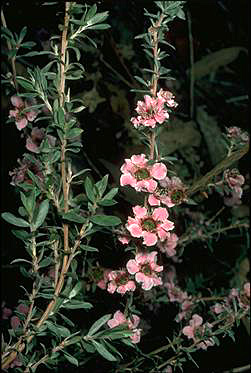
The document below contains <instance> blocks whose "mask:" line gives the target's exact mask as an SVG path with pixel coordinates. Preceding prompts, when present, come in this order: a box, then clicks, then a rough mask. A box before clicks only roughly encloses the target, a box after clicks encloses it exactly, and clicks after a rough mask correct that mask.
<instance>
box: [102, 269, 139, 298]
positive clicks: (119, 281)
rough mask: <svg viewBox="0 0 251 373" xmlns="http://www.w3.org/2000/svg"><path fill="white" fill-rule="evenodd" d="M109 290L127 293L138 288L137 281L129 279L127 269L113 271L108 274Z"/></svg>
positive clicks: (110, 291)
mask: <svg viewBox="0 0 251 373" xmlns="http://www.w3.org/2000/svg"><path fill="white" fill-rule="evenodd" d="M108 280H109V283H108V286H107V291H108V292H109V293H112V294H113V293H114V292H115V291H117V293H119V294H125V293H126V292H127V291H134V290H135V289H136V285H135V282H134V281H132V280H130V279H129V276H128V273H126V271H111V272H109V274H108Z"/></svg>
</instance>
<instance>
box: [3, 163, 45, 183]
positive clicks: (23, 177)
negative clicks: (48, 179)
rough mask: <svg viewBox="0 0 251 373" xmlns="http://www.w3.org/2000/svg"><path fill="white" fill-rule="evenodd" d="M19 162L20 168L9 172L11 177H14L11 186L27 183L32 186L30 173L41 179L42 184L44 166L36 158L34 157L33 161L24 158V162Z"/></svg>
mask: <svg viewBox="0 0 251 373" xmlns="http://www.w3.org/2000/svg"><path fill="white" fill-rule="evenodd" d="M17 161H18V163H19V164H20V167H19V168H15V169H14V170H13V171H10V172H9V175H10V176H12V180H11V185H18V184H19V183H25V182H26V183H29V184H32V180H31V179H30V177H29V175H28V171H32V172H33V173H34V175H36V176H37V177H39V179H40V180H41V182H42V181H43V179H44V175H43V172H42V164H41V163H40V162H39V161H38V160H37V159H36V158H35V157H33V158H32V160H31V159H27V158H26V157H23V159H22V160H20V159H18V160H17Z"/></svg>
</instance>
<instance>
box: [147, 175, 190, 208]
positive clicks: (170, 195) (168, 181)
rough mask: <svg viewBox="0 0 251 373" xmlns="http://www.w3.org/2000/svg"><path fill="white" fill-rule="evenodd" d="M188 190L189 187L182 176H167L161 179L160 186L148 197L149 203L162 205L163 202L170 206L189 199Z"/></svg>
mask: <svg viewBox="0 0 251 373" xmlns="http://www.w3.org/2000/svg"><path fill="white" fill-rule="evenodd" d="M186 192H187V188H186V187H185V185H184V184H183V183H182V181H181V180H180V178H178V177H176V176H173V177H171V178H169V177H168V176H167V177H165V178H164V179H162V180H160V181H159V187H158V188H157V189H156V190H155V191H154V193H153V194H152V195H150V196H149V197H148V203H149V204H150V205H151V206H160V204H161V203H163V204H164V205H166V206H167V207H169V208H170V207H173V206H175V205H178V204H180V203H181V202H184V201H187V194H186Z"/></svg>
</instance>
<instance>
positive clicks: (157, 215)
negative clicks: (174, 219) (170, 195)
mask: <svg viewBox="0 0 251 373" xmlns="http://www.w3.org/2000/svg"><path fill="white" fill-rule="evenodd" d="M153 218H154V220H160V221H164V220H166V219H167V218H168V212H167V209H166V208H164V207H157V208H156V209H154V212H153Z"/></svg>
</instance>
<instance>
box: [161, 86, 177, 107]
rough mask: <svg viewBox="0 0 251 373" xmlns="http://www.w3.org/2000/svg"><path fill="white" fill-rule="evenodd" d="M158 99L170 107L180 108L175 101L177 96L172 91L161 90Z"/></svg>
mask: <svg viewBox="0 0 251 373" xmlns="http://www.w3.org/2000/svg"><path fill="white" fill-rule="evenodd" d="M157 97H158V98H159V99H162V100H163V101H164V102H165V104H166V105H167V106H169V107H174V108H175V107H177V106H178V104H177V102H175V101H174V97H175V96H174V95H173V94H172V92H170V91H163V89H162V88H161V89H160V91H159V92H158V93H157Z"/></svg>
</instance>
